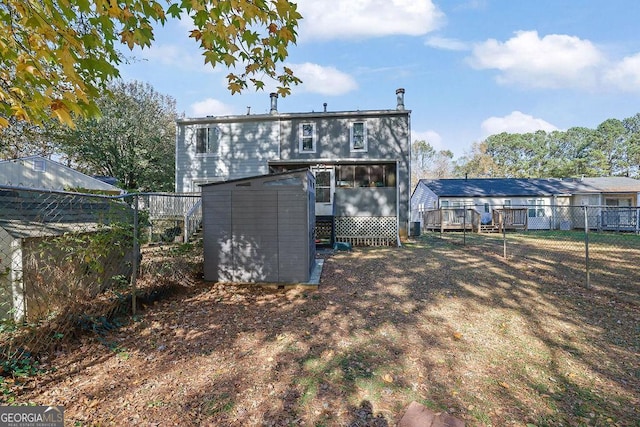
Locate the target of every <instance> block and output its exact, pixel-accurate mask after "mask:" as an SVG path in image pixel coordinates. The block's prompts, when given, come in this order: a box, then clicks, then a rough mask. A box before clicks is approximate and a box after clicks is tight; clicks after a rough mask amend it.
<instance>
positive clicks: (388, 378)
mask: <svg viewBox="0 0 640 427" xmlns="http://www.w3.org/2000/svg"><path fill="white" fill-rule="evenodd" d="M382 379H383V380H384V382H387V383H392V382H393V377H392V376H391V375H389V374H384V375H383V376H382Z"/></svg>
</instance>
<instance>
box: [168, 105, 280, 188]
mask: <svg viewBox="0 0 640 427" xmlns="http://www.w3.org/2000/svg"><path fill="white" fill-rule="evenodd" d="M203 127H217V128H218V129H219V140H218V144H219V149H218V152H217V153H214V154H206V155H204V154H198V153H196V143H195V135H196V129H198V128H203ZM279 133H280V128H279V125H278V121H277V120H274V119H273V118H272V117H265V118H264V119H260V118H256V120H255V121H239V122H229V121H220V120H214V119H210V120H209V121H199V122H195V123H190V122H187V123H183V124H180V123H179V124H178V130H177V132H176V134H177V139H176V192H177V193H188V192H192V191H199V189H198V188H197V187H195V186H194V183H207V182H215V181H226V180H230V179H238V178H244V177H247V176H254V175H263V174H266V173H268V161H269V160H274V159H277V158H278V144H277V141H278V138H279Z"/></svg>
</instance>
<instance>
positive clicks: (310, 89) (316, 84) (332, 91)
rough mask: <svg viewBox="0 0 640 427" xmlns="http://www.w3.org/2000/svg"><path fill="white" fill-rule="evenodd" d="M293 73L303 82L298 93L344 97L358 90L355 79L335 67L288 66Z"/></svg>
mask: <svg viewBox="0 0 640 427" xmlns="http://www.w3.org/2000/svg"><path fill="white" fill-rule="evenodd" d="M287 66H288V67H289V68H291V70H293V73H294V74H295V75H296V76H297V77H298V78H300V79H301V80H302V82H303V83H302V84H301V85H299V86H297V87H296V88H295V91H296V93H300V92H307V93H318V94H321V95H331V96H335V95H343V94H345V93H348V92H351V91H352V90H355V89H357V88H358V84H357V83H356V81H355V79H354V78H353V77H351V76H350V75H349V74H346V73H343V72H342V71H340V70H338V69H336V68H334V67H323V66H321V65H318V64H312V63H309V62H305V63H304V64H287Z"/></svg>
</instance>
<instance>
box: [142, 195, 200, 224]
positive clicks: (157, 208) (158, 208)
mask: <svg viewBox="0 0 640 427" xmlns="http://www.w3.org/2000/svg"><path fill="white" fill-rule="evenodd" d="M199 201H200V193H188V194H179V193H153V194H148V195H145V196H143V197H142V199H141V209H144V210H146V211H147V212H149V216H150V218H151V219H165V218H166V219H172V218H174V219H181V218H183V217H184V216H185V215H186V214H187V212H189V211H190V210H191V209H192V208H193V207H194V206H195V205H196V204H197V203H198V202H199Z"/></svg>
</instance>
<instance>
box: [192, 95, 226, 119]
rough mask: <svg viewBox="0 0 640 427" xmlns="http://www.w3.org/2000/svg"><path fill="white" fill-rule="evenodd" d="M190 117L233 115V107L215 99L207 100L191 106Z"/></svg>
mask: <svg viewBox="0 0 640 427" xmlns="http://www.w3.org/2000/svg"><path fill="white" fill-rule="evenodd" d="M191 113H192V117H205V116H228V115H232V114H234V112H233V107H232V106H230V105H227V104H225V103H223V102H220V101H218V100H217V99H213V98H207V99H205V100H204V101H200V102H196V103H194V104H191Z"/></svg>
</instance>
